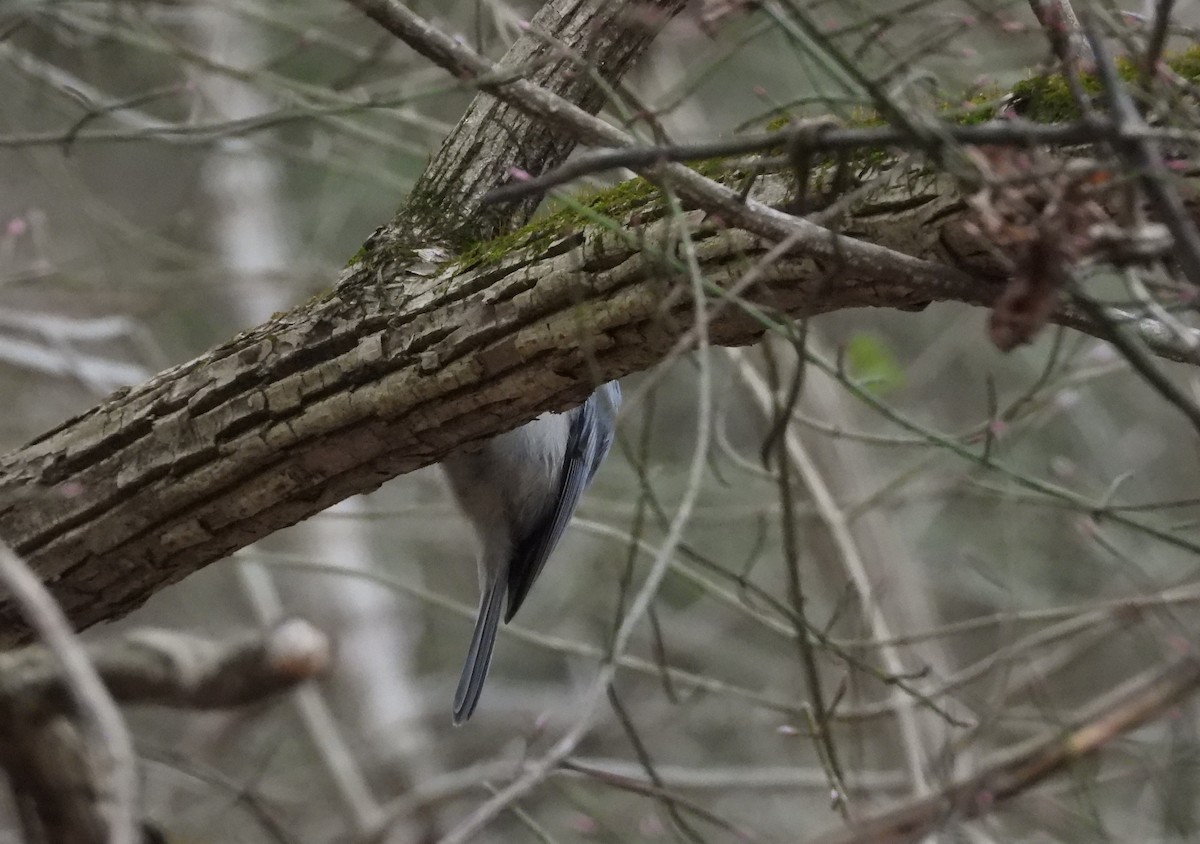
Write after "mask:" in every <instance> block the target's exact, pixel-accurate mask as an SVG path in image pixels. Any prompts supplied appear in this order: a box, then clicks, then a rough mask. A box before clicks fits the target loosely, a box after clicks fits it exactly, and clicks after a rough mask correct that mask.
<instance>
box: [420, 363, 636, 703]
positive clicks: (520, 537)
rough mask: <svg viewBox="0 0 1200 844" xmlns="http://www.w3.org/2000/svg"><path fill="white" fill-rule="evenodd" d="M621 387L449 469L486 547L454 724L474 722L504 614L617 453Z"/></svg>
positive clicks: (448, 463) (511, 611)
mask: <svg viewBox="0 0 1200 844" xmlns="http://www.w3.org/2000/svg"><path fill="white" fill-rule="evenodd" d="M620 404H621V388H620V387H619V386H618V385H617V382H616V381H611V382H609V383H607V384H605V385H603V386H602V387H599V388H597V389H596V391H595V392H593V393H592V394H591V395H590V396H588V398H587V401H585V402H584V403H583V404H581V405H580V406H579V407H577V408H574V409H573V410H569V411H567V412H566V413H546V414H543V415H541V416H539V417H538V418H537V419H534V420H533V421H532V422H529V423H526V424H525V425H522V426H521V427H520V428H517V429H515V430H513V431H509V432H508V433H505V434H501V435H499V436H498V437H495V438H493V439H491V440H489V441H488V442H487V443H485V444H484V446H483V447H482V448H481V449H479V450H477V451H470V452H464V453H461V454H456V455H454V456H452V457H449V458H447V459H446V460H443V461H442V466H443V467H444V468H445V470H446V475H447V477H449V479H450V486H451V488H452V489H453V490H454V496H455V498H457V499H458V504H459V506H460V507H461V508H462V510H463V513H465V514H466V516H467V518H468V519H470V520H471V524H472V525H473V527H474V528H475V533H476V535H477V536H478V538H479V544H480V546H481V549H480V554H479V584H480V588H481V589H482V591H483V597H482V599H481V600H480V603H479V617H478V618H477V619H476V620H475V632H474V633H473V634H472V635H471V646H470V648H469V649H468V650H467V661H466V664H465V665H464V666H463V671H462V677H461V678H460V679H459V681H458V689H457V690H456V691H455V693H454V723H455V724H461V723H463V722H464V721H466V720H467V719H468V718H470V717H471V713H472V712H474V711H475V706H476V704H478V703H479V694H480V692H481V691H482V690H483V681H484V680H485V679H486V678H487V672H488V666H489V665H491V662H492V648H493V647H494V646H495V644H496V627H497V625H498V624H499V622H500V608H501V606H502V605H503V603H504V597H505V595H507V596H508V609H507V610H506V611H505V613H504V621H505V622H508V621H511V620H512V617H513V615H515V614H516V612H517V610H518V609H520V607H521V603H522V602H523V601H524V600H525V596H526V595H528V594H529V588H530V587H531V586H532V585H533V581H534V580H536V579H537V576H538V575H539V574H540V573H541V571H542V567H543V566H544V565H546V559H547V558H548V557H549V556H550V552H551V551H553V550H554V546H555V545H557V544H558V540H559V539H560V538H561V537H562V534H563V531H564V530H565V529H566V527H567V522H569V521H570V520H571V514H572V513H574V512H575V507H576V506H577V505H578V504H579V499H580V498H581V497H582V496H583V491H584V490H585V489H587V487H588V484H590V483H591V482H592V478H593V477H594V476H595V474H596V470H597V469H599V468H600V464H601V462H603V460H604V457H605V455H607V454H608V450H609V448H611V447H612V442H613V433H614V425H615V423H616V415H617V408H618V407H619V406H620Z"/></svg>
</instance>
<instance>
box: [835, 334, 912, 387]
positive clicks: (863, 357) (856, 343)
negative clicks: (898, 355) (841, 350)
mask: <svg viewBox="0 0 1200 844" xmlns="http://www.w3.org/2000/svg"><path fill="white" fill-rule="evenodd" d="M846 364H847V368H848V370H849V373H850V376H851V377H852V378H854V380H855V381H857V382H859V383H860V384H861V385H862V386H864V387H866V388H867V389H868V390H870V391H871V392H873V393H875V394H876V395H884V394H885V393H889V392H891V391H892V390H897V389H899V388H901V387H903V386H904V371H903V370H902V369H901V368H900V366H899V365H898V364H897V363H896V359H895V358H894V357H892V353H891V350H889V349H888V347H887V346H885V345H884V344H883V341H882V340H880V339H879V338H878V337H876V336H875V335H873V334H856V335H854V336H853V337H851V338H850V342H849V343H847V344H846Z"/></svg>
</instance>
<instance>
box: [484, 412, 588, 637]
mask: <svg viewBox="0 0 1200 844" xmlns="http://www.w3.org/2000/svg"><path fill="white" fill-rule="evenodd" d="M596 403H597V397H596V394H595V393H592V395H590V396H588V399H587V401H585V402H584V403H583V404H582V405H581V406H580V407H579V409H578V411H577V412H576V413H575V418H574V419H573V420H572V421H571V430H570V432H569V433H568V434H567V448H566V452H565V454H564V457H563V468H562V475H561V476H560V478H559V483H558V494H557V495H556V496H555V498H554V501H553V503H552V504H551V505H550V507H549V508H547V510H546V514H545V516H543V517H542V518H541V519H539V520H538V523H537V525H536V526H535V527H534V529H533V530H532V531H531V532H530V533H529V535H528V536H526V537H524V538H522V539H521V540H520V541H519V542H518V543H517V547H516V549H515V550H514V552H513V557H512V562H511V563H510V564H509V568H508V612H506V613H505V615H504V620H505V621H506V622H508V621H511V620H512V617H513V616H514V615H515V614H516V612H517V610H518V609H520V608H521V604H522V602H524V600H525V596H526V595H528V594H529V588H530V587H531V586H533V581H535V580H536V579H537V576H538V575H539V574H541V572H542V568H543V567H544V566H545V565H546V558H547V557H549V556H550V552H551V551H553V550H554V546H555V545H557V544H558V540H559V539H561V538H562V535H563V531H564V530H566V528H567V523H568V522H570V521H571V514H572V513H574V512H575V507H576V506H578V504H579V499H580V498H581V497H582V496H583V491H584V490H585V489H586V488H587V485H588V482H589V481H590V480H591V476H592V474H593V473H594V471H595V469H594V463H595V456H596V448H597V447H598V445H599V443H598V442H597V432H596Z"/></svg>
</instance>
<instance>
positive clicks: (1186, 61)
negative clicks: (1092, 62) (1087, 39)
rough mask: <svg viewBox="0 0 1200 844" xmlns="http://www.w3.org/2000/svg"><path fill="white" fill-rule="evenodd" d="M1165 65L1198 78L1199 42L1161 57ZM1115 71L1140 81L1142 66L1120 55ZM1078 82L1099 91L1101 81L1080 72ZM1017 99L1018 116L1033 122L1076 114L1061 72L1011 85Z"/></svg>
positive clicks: (1070, 117)
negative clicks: (1019, 114)
mask: <svg viewBox="0 0 1200 844" xmlns="http://www.w3.org/2000/svg"><path fill="white" fill-rule="evenodd" d="M1164 61H1165V62H1166V65H1167V67H1169V68H1170V69H1171V70H1172V71H1173V72H1175V73H1176V74H1178V75H1179V76H1181V77H1183V78H1184V79H1187V80H1188V81H1189V82H1196V81H1200V45H1197V46H1195V47H1190V48H1188V49H1187V50H1184V51H1182V52H1179V53H1172V54H1170V55H1168V56H1165V57H1164ZM1114 64H1115V65H1116V68H1117V74H1118V75H1119V76H1120V77H1121V79H1123V80H1124V81H1126V82H1129V83H1133V84H1138V83H1140V81H1141V74H1142V70H1141V67H1140V66H1139V65H1138V63H1137V62H1135V61H1134V60H1133V59H1130V58H1128V57H1126V56H1121V57H1119V58H1117V59H1116V61H1115V62H1114ZM1079 83H1080V85H1082V86H1083V90H1084V91H1086V92H1087V93H1088V94H1091V95H1093V96H1094V95H1096V94H1099V93H1100V92H1101V86H1100V81H1099V80H1098V79H1097V78H1096V76H1095V75H1094V74H1090V73H1089V74H1081V75H1080V77H1079ZM1012 93H1013V96H1014V97H1016V99H1017V101H1018V103H1019V110H1020V113H1021V116H1022V117H1024V118H1025V119H1026V120H1032V121H1034V122H1035V123H1061V122H1063V121H1067V120H1075V119H1077V118H1078V117H1079V108H1078V107H1077V106H1076V105H1075V99H1074V97H1072V96H1071V91H1070V89H1069V88H1068V87H1067V80H1066V78H1065V77H1063V75H1062V74H1060V73H1054V74H1048V75H1045V76H1033V77H1030V78H1028V79H1023V80H1021V81H1020V82H1018V83H1017V84H1015V85H1013V86H1012Z"/></svg>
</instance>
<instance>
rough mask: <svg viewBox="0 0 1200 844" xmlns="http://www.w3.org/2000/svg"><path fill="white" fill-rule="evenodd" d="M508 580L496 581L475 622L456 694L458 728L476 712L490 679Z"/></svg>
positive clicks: (485, 592)
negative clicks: (497, 628) (488, 675)
mask: <svg viewBox="0 0 1200 844" xmlns="http://www.w3.org/2000/svg"><path fill="white" fill-rule="evenodd" d="M504 591H505V579H504V578H503V577H496V578H494V579H493V580H492V582H491V584H490V585H489V586H488V587H487V589H486V590H484V593H483V599H482V601H481V602H480V604H479V617H478V618H476V619H475V632H474V633H472V634H471V647H470V648H469V649H468V650H467V661H466V664H465V665H463V670H462V676H461V677H459V678H458V688H457V689H456V690H455V691H454V724H455V726H457V725H459V724H461V723H463V722H464V721H466V720H467V719H468V718H470V717H471V713H472V712H474V711H475V705H476V704H478V703H479V694H480V692H482V691H483V681H484V680H486V679H487V673H488V667H489V666H490V665H491V664H492V648H494V647H495V645H496V627H497V625H499V623H500V612H501V610H502V608H503V606H504Z"/></svg>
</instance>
